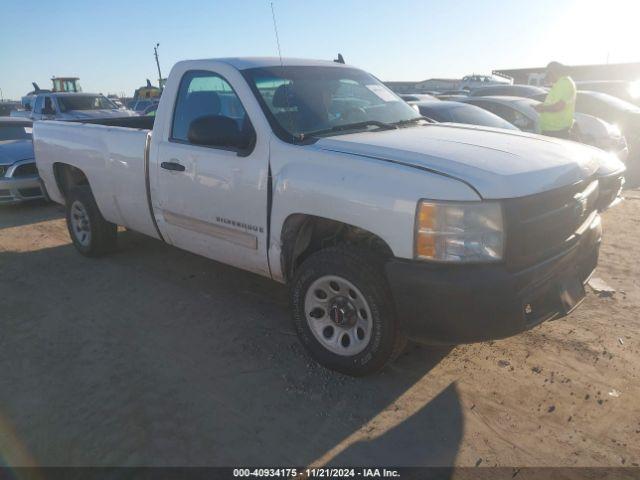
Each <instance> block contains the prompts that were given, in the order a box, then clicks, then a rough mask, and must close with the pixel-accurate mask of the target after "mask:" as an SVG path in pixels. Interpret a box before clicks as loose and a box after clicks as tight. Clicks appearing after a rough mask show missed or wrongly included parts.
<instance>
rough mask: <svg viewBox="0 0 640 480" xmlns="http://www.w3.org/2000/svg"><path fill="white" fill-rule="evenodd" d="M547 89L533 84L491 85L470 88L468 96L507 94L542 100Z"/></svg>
mask: <svg viewBox="0 0 640 480" xmlns="http://www.w3.org/2000/svg"><path fill="white" fill-rule="evenodd" d="M547 93H549V91H548V90H547V89H546V88H543V87H536V86H534V85H491V86H489V87H480V88H476V89H474V90H471V92H470V93H469V96H470V97H487V96H492V97H493V96H508V97H526V98H533V99H534V100H538V101H540V102H543V101H544V99H545V98H546V97H547Z"/></svg>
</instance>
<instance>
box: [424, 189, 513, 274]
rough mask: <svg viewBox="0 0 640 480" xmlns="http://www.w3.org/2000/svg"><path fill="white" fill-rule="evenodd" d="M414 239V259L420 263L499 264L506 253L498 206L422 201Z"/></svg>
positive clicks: (483, 203)
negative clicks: (427, 261) (430, 261)
mask: <svg viewBox="0 0 640 480" xmlns="http://www.w3.org/2000/svg"><path fill="white" fill-rule="evenodd" d="M415 235H416V238H415V256H416V258H418V259H421V260H432V261H438V262H458V263H461V262H495V261H499V260H502V256H503V252H504V225H503V218H502V208H501V207H500V204H499V203H497V202H468V203H449V202H447V203H438V202H432V201H427V200H422V201H421V202H420V203H419V204H418V215H417V218H416V234H415Z"/></svg>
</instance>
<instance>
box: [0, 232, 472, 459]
mask: <svg viewBox="0 0 640 480" xmlns="http://www.w3.org/2000/svg"><path fill="white" fill-rule="evenodd" d="M119 240H120V246H121V248H120V251H119V252H118V253H116V254H114V255H112V256H110V257H106V258H103V259H98V260H94V259H87V258H84V257H82V256H80V255H78V254H77V253H76V252H75V251H74V249H73V248H72V247H71V246H70V245H64V246H59V247H55V248H49V249H44V250H38V251H31V252H22V253H14V252H3V253H0V264H2V269H3V276H2V278H0V289H1V290H2V292H3V302H2V303H3V317H4V318H3V333H2V336H1V337H0V369H1V370H2V371H3V372H5V373H4V374H3V375H2V376H1V377H0V420H2V419H4V421H0V430H2V429H5V430H6V429H8V428H9V427H8V425H12V426H13V427H12V429H13V430H14V432H15V435H14V437H15V439H16V441H15V442H11V443H4V444H0V448H2V451H0V454H1V455H2V457H3V460H4V461H5V463H7V464H8V465H16V464H23V463H24V461H23V460H21V459H24V458H28V457H29V456H31V457H32V458H33V459H34V460H33V461H34V462H35V463H37V464H40V465H154V466H165V465H171V466H187V465H188V466H192V465H197V466H229V465H289V466H304V465H309V464H345V465H346V464H369V465H370V464H376V465H380V464H389V465H440V466H448V465H451V464H452V463H453V461H454V460H455V457H456V454H457V451H458V448H459V444H460V441H461V438H462V432H463V415H462V408H461V402H460V399H459V395H458V392H457V390H456V388H455V386H454V385H449V386H446V385H440V384H439V382H438V381H437V378H431V376H430V374H429V372H430V371H431V370H432V369H433V368H434V367H436V366H437V365H438V363H439V362H440V361H441V360H442V359H443V358H444V357H445V356H446V355H447V354H448V352H449V351H450V349H449V348H447V347H439V348H425V347H418V346H411V347H410V348H409V349H408V351H407V352H406V353H405V354H403V355H402V356H401V358H399V359H398V360H397V361H396V362H395V363H394V364H393V365H391V366H390V367H389V368H387V369H386V370H385V371H383V372H381V373H380V374H377V375H373V376H370V377H366V378H359V379H355V378H350V377H345V376H342V375H339V374H336V373H333V372H330V371H327V370H325V369H324V368H322V367H319V366H318V365H317V364H315V363H314V362H313V361H312V360H311V359H310V358H309V357H307V355H306V353H305V352H304V351H303V349H302V347H301V346H300V344H299V343H298V341H297V338H296V336H295V334H294V332H293V330H292V327H291V322H290V315H289V312H288V308H287V297H286V290H285V288H284V287H282V286H280V285H278V284H275V283H273V282H271V281H269V280H267V279H264V278H261V277H258V276H255V275H252V274H249V273H246V272H242V271H240V270H237V269H235V268H232V267H228V266H225V265H221V264H218V263H216V262H213V261H209V260H206V259H203V258H201V257H198V256H195V255H191V254H189V253H186V252H182V251H180V250H177V249H174V248H171V247H168V246H166V245H163V244H162V243H160V242H158V241H155V240H152V239H149V238H147V237H144V236H141V235H138V234H135V233H132V232H124V233H121V234H120V239H119ZM417 383H420V384H421V385H420V393H419V394H418V397H419V398H420V399H421V400H419V401H416V399H415V395H416V394H412V398H411V401H410V402H409V401H407V400H406V399H405V398H404V396H405V394H407V392H408V391H409V390H411V389H412V387H413V386H415V385H416V384H417ZM443 388H444V389H443ZM416 407H417V408H416ZM6 433H7V432H6V431H4V432H3V431H0V437H2V435H3V434H6Z"/></svg>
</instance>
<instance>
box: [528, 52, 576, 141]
mask: <svg viewBox="0 0 640 480" xmlns="http://www.w3.org/2000/svg"><path fill="white" fill-rule="evenodd" d="M545 80H546V81H547V83H552V84H553V86H552V87H551V90H549V94H548V95H547V98H546V99H545V101H544V102H543V103H541V104H540V105H538V106H537V107H536V110H537V111H538V112H540V130H541V131H542V134H543V135H549V136H551V137H558V138H570V134H571V127H573V114H574V112H575V106H576V84H575V83H574V82H573V80H572V79H571V77H570V76H569V75H567V69H566V67H565V66H564V65H562V64H561V63H559V62H551V63H549V65H547V72H546V75H545Z"/></svg>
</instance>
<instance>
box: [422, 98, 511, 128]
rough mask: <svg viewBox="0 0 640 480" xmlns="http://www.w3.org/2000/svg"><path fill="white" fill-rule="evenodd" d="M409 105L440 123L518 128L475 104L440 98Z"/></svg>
mask: <svg viewBox="0 0 640 480" xmlns="http://www.w3.org/2000/svg"><path fill="white" fill-rule="evenodd" d="M411 105H415V106H416V107H418V109H419V110H420V114H421V115H423V116H425V117H428V118H430V119H432V120H435V121H436V122H440V123H464V124H467V125H480V126H483V127H491V128H504V129H507V130H519V129H518V128H517V127H516V126H514V125H512V124H511V123H509V122H507V121H506V120H503V119H502V118H500V117H499V116H497V115H495V114H493V113H491V112H488V111H487V110H484V109H482V108H480V107H476V106H475V105H467V104H465V103H460V102H450V101H442V100H433V101H425V102H411Z"/></svg>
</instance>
